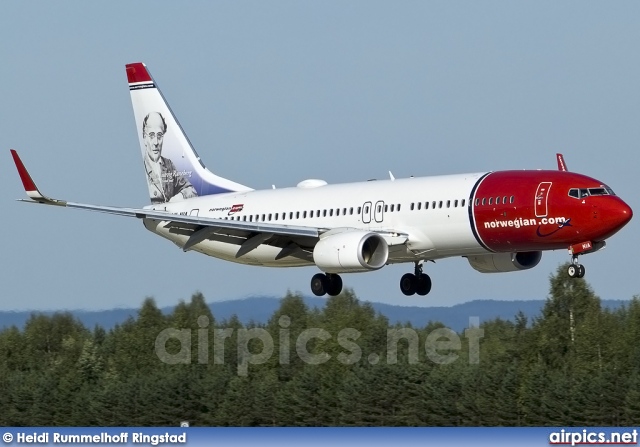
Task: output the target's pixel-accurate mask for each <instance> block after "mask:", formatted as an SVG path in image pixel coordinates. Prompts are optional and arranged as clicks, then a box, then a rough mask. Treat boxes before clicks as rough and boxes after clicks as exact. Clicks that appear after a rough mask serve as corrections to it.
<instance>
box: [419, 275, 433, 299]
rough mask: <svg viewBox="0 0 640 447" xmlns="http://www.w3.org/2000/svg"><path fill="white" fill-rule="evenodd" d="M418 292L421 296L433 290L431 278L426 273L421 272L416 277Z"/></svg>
mask: <svg viewBox="0 0 640 447" xmlns="http://www.w3.org/2000/svg"><path fill="white" fill-rule="evenodd" d="M416 279H417V284H416V293H417V294H418V295H421V296H425V295H427V294H428V293H429V292H431V278H429V275H427V274H426V273H421V274H420V275H419V276H417V277H416Z"/></svg>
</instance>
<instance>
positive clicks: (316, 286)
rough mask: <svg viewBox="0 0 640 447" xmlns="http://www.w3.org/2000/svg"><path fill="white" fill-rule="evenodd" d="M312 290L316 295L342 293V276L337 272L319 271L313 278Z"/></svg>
mask: <svg viewBox="0 0 640 447" xmlns="http://www.w3.org/2000/svg"><path fill="white" fill-rule="evenodd" d="M311 292H313V294H314V295H316V296H323V295H325V294H326V295H330V296H336V295H340V292H342V278H341V277H340V275H336V274H335V273H327V274H324V273H318V274H316V275H313V278H311Z"/></svg>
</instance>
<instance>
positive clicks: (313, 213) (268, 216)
mask: <svg viewBox="0 0 640 447" xmlns="http://www.w3.org/2000/svg"><path fill="white" fill-rule="evenodd" d="M465 203H466V200H465V199H462V200H457V199H456V200H440V201H435V200H434V201H432V202H415V203H414V202H412V203H411V204H410V206H409V207H410V209H411V211H415V210H421V209H425V210H428V209H437V208H445V207H446V208H451V207H453V208H458V207H464V206H465ZM374 206H375V207H376V209H375V210H372V209H371V208H373V207H374ZM382 207H383V205H381V204H376V205H364V212H365V214H369V213H370V212H371V211H375V212H377V213H381V212H382V211H383V208H382ZM401 209H402V205H401V204H399V203H398V204H395V203H394V204H391V205H389V204H385V205H384V212H385V213H389V212H391V213H394V212H399V211H400V210H401ZM354 213H355V214H356V215H358V216H359V215H360V214H361V213H362V207H361V206H359V207H349V208H331V209H324V210H307V211H289V212H282V213H262V214H249V215H238V216H226V217H224V219H225V220H237V221H242V222H275V221H286V220H297V219H307V218H309V219H312V218H314V217H315V218H319V217H339V216H352V215H354Z"/></svg>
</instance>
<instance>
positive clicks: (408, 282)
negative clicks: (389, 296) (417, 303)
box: [400, 273, 418, 296]
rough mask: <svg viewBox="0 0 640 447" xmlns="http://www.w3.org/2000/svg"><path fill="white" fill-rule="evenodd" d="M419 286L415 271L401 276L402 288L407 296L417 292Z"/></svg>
mask: <svg viewBox="0 0 640 447" xmlns="http://www.w3.org/2000/svg"><path fill="white" fill-rule="evenodd" d="M417 287H418V278H416V275H414V274H413V273H406V274H404V275H402V278H400V290H401V291H402V293H404V294H405V295H407V296H411V295H413V294H415V293H416V289H417Z"/></svg>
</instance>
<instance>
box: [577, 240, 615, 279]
mask: <svg viewBox="0 0 640 447" xmlns="http://www.w3.org/2000/svg"><path fill="white" fill-rule="evenodd" d="M605 245H606V244H605V242H604V241H598V242H591V241H586V242H580V243H579V244H574V245H572V246H571V247H569V253H571V265H570V266H569V267H567V275H569V277H570V278H583V277H584V273H585V269H584V265H582V264H580V263H579V262H578V256H579V255H586V254H587V253H593V252H596V251H598V250H601V249H603V248H604V247H605Z"/></svg>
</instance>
